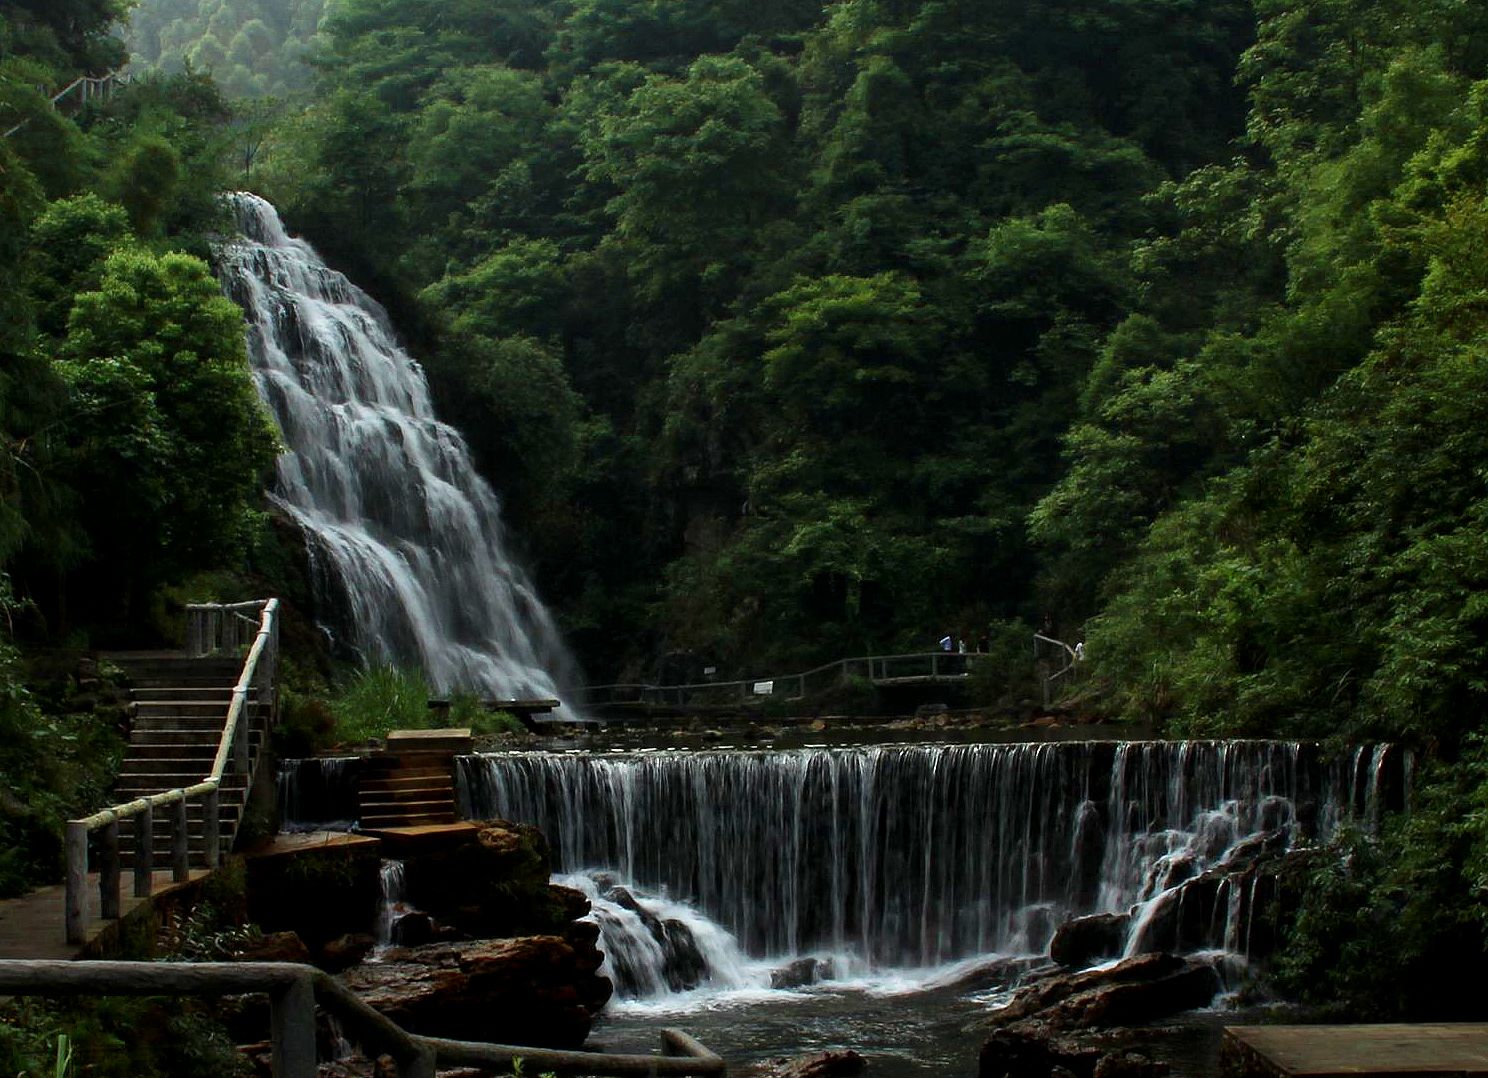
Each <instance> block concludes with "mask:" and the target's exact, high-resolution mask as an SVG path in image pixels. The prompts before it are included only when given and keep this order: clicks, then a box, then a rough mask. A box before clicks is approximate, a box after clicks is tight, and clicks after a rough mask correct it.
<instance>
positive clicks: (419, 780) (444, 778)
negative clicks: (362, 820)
mask: <svg viewBox="0 0 1488 1078" xmlns="http://www.w3.org/2000/svg"><path fill="white" fill-rule="evenodd" d="M454 788H455V780H454V776H452V775H450V774H449V773H448V772H444V773H441V774H438V775H404V774H403V773H401V772H394V773H393V774H391V775H387V776H381V775H379V776H378V777H376V778H364V779H362V780H361V781H360V782H358V783H357V789H359V790H361V792H362V794H363V795H364V796H365V795H366V794H369V793H382V792H388V793H393V792H396V791H401V790H453V789H454Z"/></svg>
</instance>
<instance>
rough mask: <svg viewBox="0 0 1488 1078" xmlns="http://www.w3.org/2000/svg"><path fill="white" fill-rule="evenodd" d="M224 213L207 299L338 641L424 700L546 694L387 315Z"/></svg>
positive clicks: (557, 678)
mask: <svg viewBox="0 0 1488 1078" xmlns="http://www.w3.org/2000/svg"><path fill="white" fill-rule="evenodd" d="M228 200H229V202H230V204H231V206H232V208H233V209H234V211H235V212H236V214H237V218H238V226H239V229H240V230H241V233H242V238H241V239H240V240H239V241H237V242H234V243H232V244H230V245H228V246H227V247H225V248H224V249H223V250H222V251H221V252H220V258H219V261H220V267H221V269H220V273H221V276H222V281H223V287H224V289H225V290H226V292H227V293H228V295H229V296H231V297H232V298H233V299H234V300H235V301H236V302H237V303H238V304H239V305H240V306H241V307H242V308H243V310H244V311H245V312H246V315H247V320H248V353H249V358H250V360H251V362H252V365H253V376H254V380H255V382H256V384H257V386H258V390H259V393H260V395H261V396H262V398H263V400H264V401H265V403H266V404H267V405H268V407H269V409H270V411H271V412H272V413H273V416H274V418H275V420H276V421H277V423H278V425H279V430H280V433H281V437H282V439H283V442H284V445H285V448H286V450H287V451H286V452H285V453H284V454H283V455H281V456H280V458H279V465H278V476H277V479H276V481H275V484H274V489H273V491H272V494H271V497H272V499H273V501H274V503H275V504H276V505H277V506H278V507H279V508H281V509H282V510H283V511H284V512H285V513H286V514H288V515H289V516H290V517H291V518H292V519H294V520H295V521H296V522H297V523H298V524H299V525H300V527H301V528H302V529H303V531H304V533H305V536H306V541H307V543H308V545H309V550H310V555H311V566H312V571H313V574H314V578H315V581H314V582H315V586H316V590H317V598H318V601H319V602H320V604H321V607H322V611H323V612H327V616H325V618H324V620H325V621H326V623H327V626H328V628H329V629H330V630H331V631H332V632H333V633H334V634H335V635H336V638H337V643H338V644H339V645H342V646H344V647H345V648H347V649H348V650H350V651H352V652H354V653H355V654H357V655H359V656H360V657H361V658H362V659H363V660H364V661H367V662H372V663H392V664H399V665H417V666H419V667H421V668H422V669H423V671H424V672H425V674H426V676H427V677H428V679H429V681H430V683H431V685H432V686H433V687H434V688H435V689H436V690H438V691H441V692H448V691H451V690H456V689H460V690H467V691H472V692H475V693H477V694H479V695H482V696H485V697H488V698H519V697H556V696H560V695H561V694H560V692H559V689H560V688H561V687H562V685H563V683H564V681H565V678H566V673H567V670H568V660H567V657H566V654H565V652H564V649H563V646H562V644H561V642H560V640H559V637H558V633H557V630H556V628H555V627H554V624H553V620H552V618H551V617H550V616H549V614H548V612H547V610H546V609H545V608H544V606H543V604H542V602H541V601H540V600H539V598H538V597H537V595H536V593H535V592H534V591H533V588H532V585H531V583H530V582H529V581H528V579H527V577H526V575H525V574H524V573H523V572H522V570H521V568H520V567H518V566H517V565H515V564H514V563H513V561H512V559H511V556H510V554H509V553H508V552H507V549H506V546H505V543H504V541H503V538H502V529H501V523H500V516H499V508H498V505H497V500H496V496H495V494H494V493H493V492H492V490H491V488H490V487H489V486H488V485H487V484H486V482H485V481H484V480H483V479H481V477H480V476H479V475H477V474H476V471H475V468H474V466H473V464H472V462H471V459H470V454H469V453H468V451H467V449H466V446H465V443H464V441H463V440H462V439H461V438H460V435H459V434H458V432H456V431H455V430H454V429H453V428H451V427H449V426H446V425H445V424H443V423H440V422H439V421H438V420H437V419H436V418H435V417H434V412H433V408H432V406H431V404H430V401H429V387H428V384H427V383H426V382H425V380H424V374H423V371H422V370H421V369H420V367H419V365H418V364H417V363H416V362H415V361H414V360H413V359H412V358H411V357H410V356H409V355H408V354H407V353H406V352H404V351H403V349H402V348H401V347H400V346H399V345H398V343H397V340H396V339H395V336H394V333H393V329H392V327H391V325H390V324H389V322H388V319H387V315H386V312H384V311H383V309H382V308H381V307H380V306H378V304H377V303H376V302H374V301H373V300H372V299H371V298H370V297H369V296H367V295H366V293H364V292H362V290H361V289H359V288H357V287H356V286H355V285H353V284H352V283H351V282H350V281H348V280H347V279H346V277H344V276H343V275H341V274H340V273H337V272H335V271H334V270H332V269H330V268H329V267H327V266H326V265H325V263H324V262H322V261H321V259H320V257H319V256H318V255H317V254H316V253H315V251H314V250H313V249H312V248H311V247H310V246H309V245H308V244H306V243H304V242H302V241H300V240H295V239H291V238H290V237H289V236H288V235H286V233H285V231H284V226H283V225H282V224H281V223H280V220H279V216H278V214H277V213H276V212H275V210H274V207H273V206H271V205H270V204H269V203H267V202H265V201H264V200H263V199H261V198H258V197H257V196H255V195H250V194H234V195H230V196H228Z"/></svg>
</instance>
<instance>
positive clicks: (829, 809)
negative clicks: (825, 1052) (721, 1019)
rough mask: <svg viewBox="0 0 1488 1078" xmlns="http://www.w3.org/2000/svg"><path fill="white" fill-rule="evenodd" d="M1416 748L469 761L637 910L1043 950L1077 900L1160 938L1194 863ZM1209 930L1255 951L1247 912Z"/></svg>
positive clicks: (888, 962) (1265, 842)
mask: <svg viewBox="0 0 1488 1078" xmlns="http://www.w3.org/2000/svg"><path fill="white" fill-rule="evenodd" d="M1407 759H1408V758H1407V757H1406V756H1405V754H1403V753H1396V752H1394V751H1391V750H1387V749H1385V748H1378V749H1367V750H1356V751H1355V752H1353V753H1352V754H1351V755H1349V754H1346V755H1344V756H1343V757H1341V758H1339V759H1337V760H1336V761H1334V762H1332V763H1324V762H1323V761H1322V760H1321V759H1320V757H1319V753H1318V750H1317V749H1316V748H1314V747H1312V746H1306V745H1300V744H1296V743H1286V742H1180V743H1173V742H1131V743H1111V742H1105V743H1101V742H1086V743H1059V744H1022V745H930V746H897V747H876V748H855V749H815V750H810V749H808V750H800V751H780V752H775V751H760V752H725V751H719V752H704V753H681V752H647V753H638V754H632V755H578V754H556V753H511V754H494V755H481V756H472V757H463V758H461V760H460V761H459V763H460V767H461V771H462V773H461V784H460V785H461V796H462V798H463V799H464V801H465V805H464V808H465V811H466V812H467V814H469V815H472V816H475V817H492V816H496V817H504V818H507V819H513V820H521V821H526V822H530V823H535V824H537V825H538V826H539V827H541V828H542V829H543V831H544V832H545V833H546V834H547V835H548V836H549V837H550V839H551V841H552V843H553V845H554V848H555V852H556V857H557V861H558V863H559V864H560V865H561V866H562V868H563V869H564V870H566V871H570V872H576V871H578V870H590V871H589V873H588V875H589V878H591V879H594V880H596V881H598V885H597V888H595V889H591V893H592V894H604V893H605V889H606V887H607V886H610V885H612V884H613V883H614V882H615V881H616V880H617V879H618V881H620V883H622V884H623V885H624V888H623V891H624V894H623V898H622V899H621V900H620V901H621V905H623V906H625V907H627V908H630V907H633V906H634V905H635V903H634V901H633V899H634V897H635V896H634V895H633V894H632V893H631V892H632V890H633V889H634V887H635V886H639V887H641V888H645V889H647V890H649V891H651V892H655V893H656V896H657V900H658V901H659V900H661V896H664V900H665V901H666V902H670V903H677V902H681V903H686V904H687V905H689V906H691V907H695V908H697V909H698V910H700V911H702V912H703V913H705V914H706V915H707V916H708V917H710V918H712V919H714V920H716V921H717V922H719V923H720V924H721V925H722V926H723V927H724V928H726V929H727V930H728V932H729V933H731V934H732V935H733V936H734V937H735V938H736V939H737V941H738V943H739V946H740V948H741V949H742V951H743V952H745V953H746V954H748V955H751V956H755V957H765V956H770V957H776V958H789V957H792V956H799V955H806V954H822V955H830V956H835V958H836V961H837V962H838V964H839V965H841V964H843V963H847V964H849V965H851V964H856V965H857V967H858V968H863V967H865V966H866V967H867V968H913V967H918V968H924V967H933V966H936V965H939V964H943V963H947V962H951V961H954V960H958V959H962V958H966V957H969V956H974V955H981V954H990V953H1016V952H1037V951H1042V950H1044V949H1045V948H1047V946H1048V943H1049V939H1050V936H1051V935H1052V933H1053V930H1054V928H1055V927H1056V925H1057V924H1058V923H1059V922H1060V921H1062V920H1064V919H1066V918H1068V917H1070V916H1073V915H1077V914H1081V913H1089V912H1099V911H1118V912H1119V911H1126V910H1128V909H1133V908H1134V907H1135V909H1134V916H1133V918H1132V930H1131V932H1132V938H1131V939H1130V940H1129V943H1128V949H1135V948H1139V947H1144V946H1147V945H1149V944H1156V945H1171V943H1166V944H1165V943H1164V941H1160V940H1156V939H1155V938H1153V933H1154V932H1155V931H1156V930H1155V928H1154V914H1157V913H1159V912H1161V911H1162V910H1163V909H1164V908H1165V906H1167V907H1171V905H1172V903H1173V901H1174V900H1175V899H1177V898H1179V896H1181V894H1182V890H1183V886H1184V884H1185V883H1186V882H1188V881H1197V880H1198V879H1199V878H1200V877H1201V876H1203V875H1204V874H1205V873H1206V872H1212V871H1213V870H1217V869H1223V868H1224V867H1225V866H1226V865H1227V864H1233V863H1235V859H1236V858H1237V856H1239V855H1240V854H1242V853H1245V852H1250V853H1254V852H1256V851H1257V850H1258V849H1259V848H1260V847H1261V846H1265V847H1267V848H1268V849H1272V850H1275V849H1285V848H1286V847H1288V846H1290V845H1292V844H1294V843H1296V842H1299V841H1302V840H1304V839H1305V838H1320V837H1326V836H1327V835H1328V834H1329V833H1331V832H1332V831H1333V830H1334V829H1336V827H1337V826H1338V825H1339V824H1340V822H1342V821H1344V820H1347V819H1354V818H1358V819H1361V820H1365V821H1367V820H1368V819H1369V818H1371V817H1373V816H1374V815H1376V814H1377V813H1378V811H1379V804H1380V802H1381V801H1382V799H1385V798H1386V797H1394V798H1396V799H1397V800H1398V799H1399V798H1400V797H1401V796H1402V794H1401V790H1402V787H1403V784H1404V778H1403V775H1402V770H1403V768H1402V767H1401V766H1400V765H1401V764H1404V763H1405V761H1406V760H1407ZM595 870H599V871H595ZM607 873H608V874H613V877H610V876H607ZM586 889H587V888H586ZM1243 897H1244V896H1241V895H1229V896H1223V895H1221V896H1220V899H1219V901H1218V903H1217V905H1218V906H1219V908H1220V909H1221V910H1224V909H1229V910H1230V913H1229V914H1223V913H1221V914H1220V918H1221V920H1223V919H1224V917H1225V916H1230V917H1231V918H1232V919H1233V918H1238V917H1244V918H1248V917H1249V916H1250V913H1249V907H1248V905H1247V904H1245V903H1242V902H1241V901H1240V899H1242V898H1243ZM603 912H604V911H602V910H597V913H603ZM619 920H621V918H620V917H619V916H618V914H616V915H611V916H608V917H601V922H602V924H605V923H606V922H607V921H609V922H618V921H619ZM611 927H616V926H615V925H607V929H606V939H607V941H608V937H609V932H610V928H611ZM657 931H658V930H657V929H656V928H654V927H653V928H652V932H653V934H654V935H655V934H657ZM1144 933H1146V934H1147V936H1148V938H1146V939H1143V938H1142V936H1143V934H1144ZM1213 936H1214V939H1215V941H1216V943H1217V944H1219V945H1221V946H1223V945H1226V944H1227V945H1230V946H1234V947H1240V948H1242V949H1243V946H1244V936H1245V933H1244V931H1243V926H1242V925H1239V924H1235V925H1227V924H1217V925H1215V926H1214V932H1213ZM662 942H666V941H665V940H664V939H663V940H662ZM1192 943H1193V944H1194V945H1200V944H1201V943H1202V941H1201V940H1198V939H1195V940H1193V941H1192ZM607 945H608V946H609V947H610V948H611V949H612V950H619V949H620V948H621V947H623V946H627V945H626V944H625V943H624V942H623V941H621V940H618V939H617V940H613V941H609V942H608V944H607ZM653 979H654V978H653Z"/></svg>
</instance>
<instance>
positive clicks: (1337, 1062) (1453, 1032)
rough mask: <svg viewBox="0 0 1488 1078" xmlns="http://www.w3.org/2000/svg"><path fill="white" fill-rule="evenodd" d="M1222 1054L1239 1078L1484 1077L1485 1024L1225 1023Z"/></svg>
mask: <svg viewBox="0 0 1488 1078" xmlns="http://www.w3.org/2000/svg"><path fill="white" fill-rule="evenodd" d="M1223 1058H1224V1064H1225V1066H1224V1073H1225V1074H1227V1075H1234V1076H1243V1078H1303V1076H1306V1078H1335V1076H1343V1075H1359V1074H1372V1075H1376V1076H1380V1075H1390V1076H1391V1078H1414V1076H1416V1075H1437V1076H1440V1075H1462V1076H1466V1075H1488V1024H1482V1023H1476V1022H1451V1023H1440V1024H1433V1025H1358V1026H1228V1027H1226V1029H1225V1031H1224V1047H1223Z"/></svg>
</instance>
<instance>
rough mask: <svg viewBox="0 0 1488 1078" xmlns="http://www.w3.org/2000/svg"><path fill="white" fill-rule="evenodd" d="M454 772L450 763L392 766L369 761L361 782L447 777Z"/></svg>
mask: <svg viewBox="0 0 1488 1078" xmlns="http://www.w3.org/2000/svg"><path fill="white" fill-rule="evenodd" d="M452 774H454V768H453V767H452V766H451V765H450V764H445V765H444V766H443V767H392V766H387V765H381V766H379V764H377V763H369V764H367V765H366V766H365V767H364V768H363V769H362V779H361V781H362V782H369V781H370V782H376V781H378V780H381V779H420V778H438V777H445V778H447V777H449V776H450V775H452Z"/></svg>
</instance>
